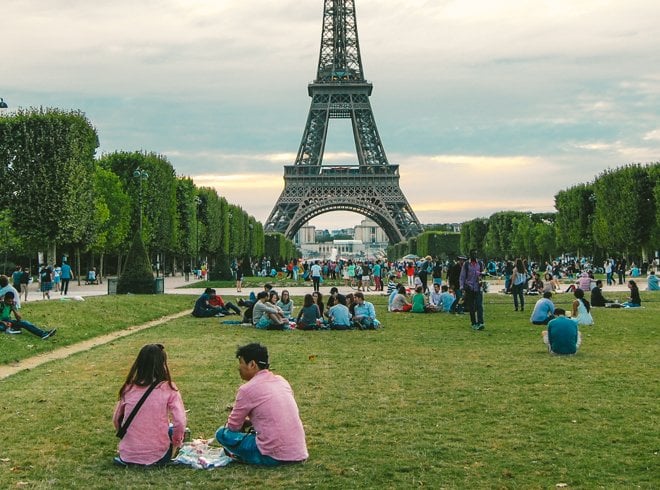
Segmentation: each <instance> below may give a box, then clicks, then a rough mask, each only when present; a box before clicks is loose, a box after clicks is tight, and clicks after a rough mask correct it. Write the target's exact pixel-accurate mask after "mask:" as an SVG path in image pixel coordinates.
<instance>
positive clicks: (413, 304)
mask: <svg viewBox="0 0 660 490" xmlns="http://www.w3.org/2000/svg"><path fill="white" fill-rule="evenodd" d="M389 310H390V311H392V312H407V311H410V312H412V313H432V312H434V311H441V310H436V308H435V306H433V305H431V304H429V301H428V298H427V297H426V295H425V294H424V287H423V286H417V287H416V288H415V294H413V297H412V301H408V297H407V296H406V288H405V286H403V285H399V286H398V287H397V290H396V292H393V293H392V294H391V295H390V300H389Z"/></svg>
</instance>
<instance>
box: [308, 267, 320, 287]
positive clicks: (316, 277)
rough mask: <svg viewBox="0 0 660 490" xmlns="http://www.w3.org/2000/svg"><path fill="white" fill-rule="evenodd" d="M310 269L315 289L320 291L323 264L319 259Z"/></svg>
mask: <svg viewBox="0 0 660 490" xmlns="http://www.w3.org/2000/svg"><path fill="white" fill-rule="evenodd" d="M309 270H310V274H311V276H312V284H313V286H314V291H316V292H318V291H319V289H320V286H321V266H320V265H319V261H318V260H317V261H315V262H314V263H313V264H312V266H311V267H310V268H309Z"/></svg>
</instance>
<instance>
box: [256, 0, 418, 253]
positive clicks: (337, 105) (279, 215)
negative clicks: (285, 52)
mask: <svg viewBox="0 0 660 490" xmlns="http://www.w3.org/2000/svg"><path fill="white" fill-rule="evenodd" d="M372 88H373V86H372V84H371V83H370V82H367V81H366V80H365V78H364V73H363V71H362V59H361V57H360V45H359V43H358V32H357V23H356V17H355V1H354V0H324V7H323V28H322V33H321V52H320V55H319V64H318V71H317V76H316V80H314V82H312V83H311V84H310V85H309V86H308V92H309V96H310V97H311V98H312V104H311V107H310V110H309V115H308V117H307V124H306V126H305V131H304V133H303V137H302V142H301V143H300V149H299V150H298V156H297V157H296V161H295V163H294V164H293V165H285V166H284V190H283V191H282V194H281V195H280V197H279V199H278V201H277V203H276V204H275V207H274V209H273V211H272V212H271V214H270V217H269V218H268V221H267V222H266V226H265V229H266V231H276V232H281V233H284V234H285V235H286V236H287V237H288V238H293V237H294V235H295V234H296V232H297V231H298V230H299V229H300V228H301V227H302V226H303V225H304V224H305V223H306V222H307V221H309V220H310V219H312V218H314V217H315V216H318V215H320V214H324V213H327V212H330V211H352V212H355V213H358V214H362V215H364V216H366V217H368V218H371V219H372V220H374V221H375V222H376V223H377V224H378V225H379V226H380V227H381V228H382V229H383V230H384V231H385V233H386V234H387V237H388V239H389V241H390V243H398V242H400V241H402V240H404V239H406V238H410V237H413V236H416V235H417V234H419V233H420V232H421V231H422V227H421V225H420V223H419V221H418V220H417V217H416V216H415V213H414V212H413V210H412V208H411V207H410V204H408V201H407V200H406V198H405V196H404V195H403V192H402V191H401V188H400V187H399V166H398V165H391V164H390V163H389V162H388V161H387V157H386V156H385V150H384V149H383V145H382V143H381V140H380V137H379V135H378V130H377V129H376V122H375V120H374V116H373V113H372V111H371V104H370V102H369V96H370V95H371V91H372ZM331 118H342V119H350V120H351V122H352V125H353V136H354V139H355V149H356V152H357V158H358V164H357V165H350V166H344V165H342V166H328V165H326V166H324V165H323V151H324V149H325V143H326V135H327V132H328V123H329V120H330V119H331Z"/></svg>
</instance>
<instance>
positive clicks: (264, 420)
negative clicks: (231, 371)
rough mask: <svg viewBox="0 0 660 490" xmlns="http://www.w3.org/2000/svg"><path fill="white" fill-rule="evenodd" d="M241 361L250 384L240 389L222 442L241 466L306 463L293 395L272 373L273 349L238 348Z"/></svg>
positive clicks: (218, 434)
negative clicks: (269, 352)
mask: <svg viewBox="0 0 660 490" xmlns="http://www.w3.org/2000/svg"><path fill="white" fill-rule="evenodd" d="M236 357H237V358H238V372H239V373H240V376H241V379H243V380H245V381H247V383H245V384H244V385H242V386H241V387H240V388H239V389H238V393H237V394H236V401H235V402H234V407H233V408H232V411H231V413H230V414H229V419H228V420H227V424H226V425H225V426H224V427H220V428H219V429H218V431H217V432H216V434H215V437H216V439H217V440H218V442H219V443H220V444H221V445H222V446H223V447H224V448H225V451H227V452H228V453H229V454H230V455H231V456H232V457H233V458H234V459H235V460H237V461H239V462H241V463H249V464H258V465H265V466H276V465H278V464H282V463H296V462H302V461H304V460H306V459H307V457H308V453H307V445H306V443H305V430H304V429H303V425H302V421H301V420H300V416H299V414H298V405H297V404H296V400H295V398H294V397H293V390H292V389H291V385H289V383H288V382H287V381H286V380H285V379H284V378H283V377H282V376H278V375H276V374H273V373H272V372H271V371H270V370H269V369H268V367H269V366H270V364H269V363H268V349H266V347H265V346H263V345H261V344H248V345H244V346H242V347H239V348H238V350H237V351H236ZM244 430H248V431H247V432H244Z"/></svg>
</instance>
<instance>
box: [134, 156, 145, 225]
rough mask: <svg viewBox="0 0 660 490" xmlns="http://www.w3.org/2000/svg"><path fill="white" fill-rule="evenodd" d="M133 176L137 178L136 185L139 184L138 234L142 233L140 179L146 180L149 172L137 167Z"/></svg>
mask: <svg viewBox="0 0 660 490" xmlns="http://www.w3.org/2000/svg"><path fill="white" fill-rule="evenodd" d="M133 177H134V178H136V179H138V185H139V186H140V187H139V190H138V203H139V206H140V215H139V218H138V229H139V230H140V234H142V181H143V180H147V179H148V178H149V174H148V173H147V172H146V170H142V169H141V168H140V167H138V168H136V169H135V171H134V172H133Z"/></svg>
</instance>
